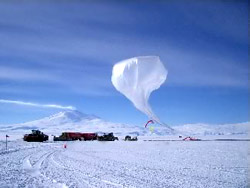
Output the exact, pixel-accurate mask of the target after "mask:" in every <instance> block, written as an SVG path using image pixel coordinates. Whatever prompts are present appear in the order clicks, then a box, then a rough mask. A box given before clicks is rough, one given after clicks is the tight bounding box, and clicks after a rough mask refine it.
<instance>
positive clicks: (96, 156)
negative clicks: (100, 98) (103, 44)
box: [0, 111, 250, 188]
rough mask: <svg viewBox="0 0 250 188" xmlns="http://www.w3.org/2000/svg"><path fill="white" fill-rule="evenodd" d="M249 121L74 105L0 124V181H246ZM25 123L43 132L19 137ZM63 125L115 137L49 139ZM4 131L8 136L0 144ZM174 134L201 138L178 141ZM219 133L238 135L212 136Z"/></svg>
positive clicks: (174, 184)
mask: <svg viewBox="0 0 250 188" xmlns="http://www.w3.org/2000/svg"><path fill="white" fill-rule="evenodd" d="M249 125H250V123H249V122H246V123H240V124H231V125H208V124H186V125H181V126H176V127H173V128H174V130H172V129H171V128H169V127H163V126H159V125H154V124H153V125H149V126H148V127H147V128H145V127H144V125H139V126H138V125H137V126H136V125H126V124H121V123H112V122H109V121H105V120H103V119H101V118H99V117H97V116H94V115H86V114H83V113H81V112H78V111H64V112H60V113H57V114H54V115H52V116H49V117H45V118H43V119H40V120H35V121H31V122H26V123H19V124H12V125H0V169H1V170H0V187H10V188H12V187H143V188H145V187H157V188H158V187H170V188H172V187H173V188H174V187H176V188H179V187H185V188H186V187H209V188H211V187H215V188H217V187H223V188H230V187H232V188H236V187H237V188H238V187H240V188H241V187H248V186H249V184H248V182H249V181H248V180H247V177H248V174H250V173H249V168H248V167H249V163H248V162H249V160H248V158H249V155H250V153H248V152H249V150H248V146H249V143H250V142H249V134H248V133H249ZM150 127H151V128H152V127H153V129H151V128H150ZM32 129H40V130H42V131H43V132H44V133H45V134H48V135H49V136H50V140H49V141H48V142H44V143H27V142H24V141H23V140H22V137H23V135H24V134H26V133H30V131H31V130H32ZM65 131H80V132H114V135H115V136H118V137H119V141H115V142H98V141H86V142H84V141H83V142H80V141H75V142H53V141H52V135H60V134H61V133H62V132H65ZM127 134H128V135H131V136H132V135H139V136H138V138H139V141H137V142H125V141H123V140H122V138H124V136H125V135H127ZM5 135H9V136H10V137H9V138H8V140H9V142H8V150H7V151H6V149H5V138H6V137H5ZM179 135H182V136H183V137H185V136H194V137H196V138H200V139H202V140H203V141H197V142H195V141H182V139H183V138H179ZM225 138H226V139H228V138H229V139H241V140H242V139H245V141H215V139H225ZM246 139H247V140H248V141H247V140H246ZM152 140H153V141H152ZM164 140H165V141H164ZM166 140H168V141H166ZM169 140H175V141H169ZM205 140H210V141H205ZM211 140H213V141H211ZM64 144H67V148H63V145H64Z"/></svg>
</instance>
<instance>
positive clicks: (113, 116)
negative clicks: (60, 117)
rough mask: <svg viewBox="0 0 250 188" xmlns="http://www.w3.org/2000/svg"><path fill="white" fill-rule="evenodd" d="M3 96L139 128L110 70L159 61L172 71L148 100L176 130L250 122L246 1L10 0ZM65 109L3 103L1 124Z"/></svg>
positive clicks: (4, 5)
mask: <svg viewBox="0 0 250 188" xmlns="http://www.w3.org/2000/svg"><path fill="white" fill-rule="evenodd" d="M0 41H1V42H0V99H1V100H11V101H22V102H30V103H36V104H41V105H46V104H56V105H60V106H72V107H75V108H76V109H78V110H79V111H82V112H84V113H89V114H96V115H98V116H100V117H102V118H104V119H106V120H110V121H113V122H122V123H132V124H137V125H139V126H141V125H143V124H144V122H145V121H147V117H146V116H145V115H144V114H142V113H141V112H139V111H138V110H136V109H135V108H134V107H133V105H132V103H131V102H130V101H129V100H127V99H126V98H125V97H124V96H123V95H121V94H120V93H118V92H117V91H116V90H115V88H114V87H113V86H112V83H111V81H110V79H111V73H112V66H113V65H114V64H115V63H116V62H118V61H121V60H123V59H127V58H131V57H134V56H143V55H158V56H160V58H161V61H162V62H163V63H164V65H165V66H166V68H167V69H168V78H167V81H166V82H165V83H164V85H163V86H162V87H161V88H160V89H159V90H157V91H155V92H153V93H152V95H151V97H150V104H151V106H152V109H153V110H154V112H155V113H156V114H157V115H158V117H159V118H160V119H161V120H162V121H163V122H165V123H167V124H169V125H179V124H183V123H198V122H204V123H213V124H217V123H236V122H244V121H248V5H247V1H211V2H209V1H206V2H202V1H201V2H198V1H189V2H188V3H185V1H146V2H143V3H142V2H141V1H119V2H118V1H117V2H116V1H74V0H73V1H8V2H7V1H5V2H1V3H0ZM61 110H62V109H61V108H50V107H44V106H43V107H39V106H30V105H17V104H13V103H3V102H1V103H0V124H6V123H18V122H25V121H30V120H34V119H39V118H42V117H44V116H48V115H51V114H53V113H56V112H59V111H61Z"/></svg>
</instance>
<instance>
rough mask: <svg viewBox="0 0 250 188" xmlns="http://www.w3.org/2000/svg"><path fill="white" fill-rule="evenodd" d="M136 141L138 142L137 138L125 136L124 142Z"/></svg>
mask: <svg viewBox="0 0 250 188" xmlns="http://www.w3.org/2000/svg"><path fill="white" fill-rule="evenodd" d="M137 140H138V139H137V136H135V137H133V138H132V137H131V136H129V135H127V136H125V141H137Z"/></svg>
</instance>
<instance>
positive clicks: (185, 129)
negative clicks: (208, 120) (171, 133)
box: [173, 122, 250, 135]
mask: <svg viewBox="0 0 250 188" xmlns="http://www.w3.org/2000/svg"><path fill="white" fill-rule="evenodd" d="M173 128H174V129H175V130H176V131H179V132H181V133H185V134H189V135H247V134H248V133H249V129H250V122H244V123H237V124H223V125H211V124H204V123H197V124H185V125H180V126H175V127H173Z"/></svg>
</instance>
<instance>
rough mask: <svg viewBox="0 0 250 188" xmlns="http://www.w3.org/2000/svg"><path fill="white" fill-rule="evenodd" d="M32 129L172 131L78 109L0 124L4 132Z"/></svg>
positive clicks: (122, 132)
mask: <svg viewBox="0 0 250 188" xmlns="http://www.w3.org/2000/svg"><path fill="white" fill-rule="evenodd" d="M32 129H39V130H42V131H43V132H46V133H50V134H61V132H65V131H81V132H114V134H116V135H127V134H130V135H152V134H155V135H166V134H170V133H172V130H171V129H170V128H168V127H163V128H161V131H159V130H157V129H154V132H152V131H150V130H149V128H145V127H144V126H141V127H139V126H135V125H128V124H122V123H113V122H109V121H105V120H103V119H101V118H99V117H97V116H95V115H87V114H84V113H82V112H79V111H77V110H70V111H63V112H59V113H57V114H54V115H51V116H49V117H45V118H42V119H39V120H35V121H30V122H27V123H20V124H13V125H7V126H3V125H2V126H1V125H0V131H4V132H10V131H12V132H13V131H14V132H27V131H29V130H32Z"/></svg>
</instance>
